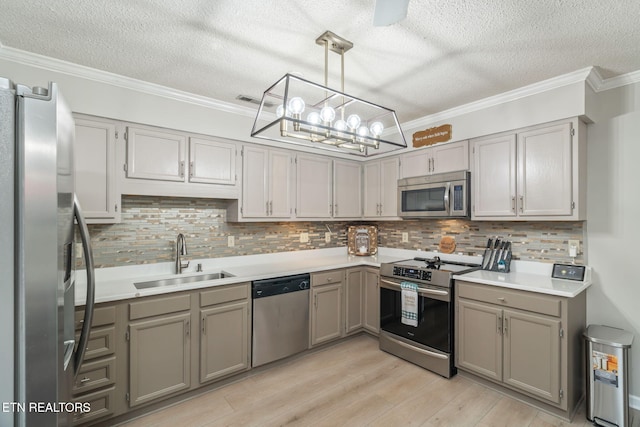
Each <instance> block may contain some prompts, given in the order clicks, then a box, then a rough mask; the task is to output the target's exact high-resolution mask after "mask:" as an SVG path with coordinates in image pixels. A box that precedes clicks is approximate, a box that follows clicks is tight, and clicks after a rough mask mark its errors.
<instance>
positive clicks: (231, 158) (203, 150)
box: [189, 138, 236, 185]
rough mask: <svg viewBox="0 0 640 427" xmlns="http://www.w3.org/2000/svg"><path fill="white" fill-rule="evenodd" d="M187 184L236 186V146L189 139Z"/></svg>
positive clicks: (207, 140) (200, 139)
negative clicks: (201, 183) (200, 183)
mask: <svg viewBox="0 0 640 427" xmlns="http://www.w3.org/2000/svg"><path fill="white" fill-rule="evenodd" d="M189 182H203V183H207V184H222V185H235V184H236V145H235V144H232V143H229V142H222V141H214V140H210V139H202V138H189Z"/></svg>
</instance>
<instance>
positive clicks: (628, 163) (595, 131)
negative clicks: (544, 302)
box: [586, 83, 640, 409]
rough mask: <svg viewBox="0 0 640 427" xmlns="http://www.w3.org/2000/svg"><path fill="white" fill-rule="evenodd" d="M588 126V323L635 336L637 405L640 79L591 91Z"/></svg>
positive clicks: (637, 402)
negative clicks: (592, 109) (592, 114)
mask: <svg viewBox="0 0 640 427" xmlns="http://www.w3.org/2000/svg"><path fill="white" fill-rule="evenodd" d="M594 101H596V103H597V105H596V108H597V110H598V111H597V117H596V118H595V123H594V124H591V125H588V128H587V141H588V142H587V157H588V163H587V164H588V166H587V174H588V176H587V187H588V193H587V227H586V229H587V232H586V234H587V236H586V242H587V245H588V252H587V263H588V264H589V265H590V266H591V267H593V273H594V274H593V282H594V283H593V286H591V287H590V288H589V289H588V292H587V322H588V323H590V324H591V323H593V324H604V325H609V326H614V327H618V328H622V329H625V330H627V331H629V332H633V333H634V334H635V338H634V345H633V346H632V349H631V357H630V369H629V372H630V392H631V394H632V395H633V396H632V399H631V406H633V407H635V408H638V409H640V274H639V273H638V268H637V264H636V263H637V262H638V261H637V260H638V249H639V248H640V245H639V244H640V187H639V184H638V183H639V182H640V168H639V165H640V83H636V84H633V85H628V86H623V87H621V88H616V89H611V90H608V91H606V92H601V93H598V94H596V95H595V99H594Z"/></svg>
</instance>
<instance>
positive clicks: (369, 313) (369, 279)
mask: <svg viewBox="0 0 640 427" xmlns="http://www.w3.org/2000/svg"><path fill="white" fill-rule="evenodd" d="M363 272H364V286H363V297H362V299H363V301H362V306H363V311H364V313H363V318H362V326H363V327H364V329H365V330H366V331H368V332H372V333H374V334H378V333H379V332H380V287H379V280H380V269H379V268H373V267H364V268H363Z"/></svg>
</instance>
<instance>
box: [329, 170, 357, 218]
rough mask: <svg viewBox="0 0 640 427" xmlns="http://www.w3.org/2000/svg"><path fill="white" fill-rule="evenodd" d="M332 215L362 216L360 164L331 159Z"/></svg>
mask: <svg viewBox="0 0 640 427" xmlns="http://www.w3.org/2000/svg"><path fill="white" fill-rule="evenodd" d="M332 211H333V217H334V218H360V217H362V166H361V164H360V163H359V162H351V161H348V160H334V161H333V209H332Z"/></svg>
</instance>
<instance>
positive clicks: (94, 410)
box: [72, 387, 116, 426]
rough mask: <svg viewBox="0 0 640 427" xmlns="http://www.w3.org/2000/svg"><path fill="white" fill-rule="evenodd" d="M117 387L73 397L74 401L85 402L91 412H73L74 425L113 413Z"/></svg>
mask: <svg viewBox="0 0 640 427" xmlns="http://www.w3.org/2000/svg"><path fill="white" fill-rule="evenodd" d="M115 392H116V390H115V387H110V388H108V389H106V390H100V391H97V392H95V393H89V394H83V395H81V396H78V397H75V398H73V399H72V401H73V402H78V403H83V404H85V406H86V407H87V409H89V408H90V409H91V410H90V411H89V412H76V413H74V414H73V425H74V426H75V425H78V424H84V423H87V422H89V421H91V420H96V419H98V418H101V417H105V416H107V415H111V414H113V404H114V401H115Z"/></svg>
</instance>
